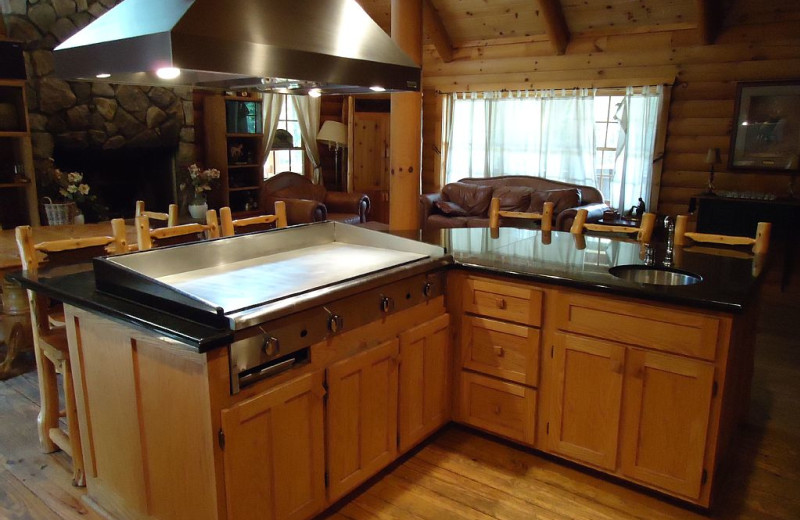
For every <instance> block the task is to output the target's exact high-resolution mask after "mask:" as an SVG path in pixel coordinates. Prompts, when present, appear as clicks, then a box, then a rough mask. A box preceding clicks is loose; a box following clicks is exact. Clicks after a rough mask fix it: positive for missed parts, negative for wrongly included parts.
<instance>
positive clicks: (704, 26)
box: [695, 0, 724, 45]
mask: <svg viewBox="0 0 800 520" xmlns="http://www.w3.org/2000/svg"><path fill="white" fill-rule="evenodd" d="M695 4H696V5H697V30H698V31H699V32H700V41H701V42H703V45H710V44H712V43H714V41H715V40H716V39H717V33H718V32H719V28H720V26H721V25H722V19H723V18H724V13H723V12H722V7H721V6H720V3H719V2H718V1H717V0H695Z"/></svg>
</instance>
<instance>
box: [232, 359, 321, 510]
mask: <svg viewBox="0 0 800 520" xmlns="http://www.w3.org/2000/svg"><path fill="white" fill-rule="evenodd" d="M324 394H325V390H324V387H323V373H322V371H320V372H316V373H313V374H308V375H305V376H302V377H300V378H298V379H295V380H293V381H290V382H288V383H286V384H283V385H280V386H278V387H276V388H273V389H271V390H268V391H266V392H264V393H263V394H260V395H257V396H256V397H253V398H252V399H248V400H246V401H243V402H241V403H239V404H237V405H235V406H233V407H231V408H228V409H226V410H223V411H222V428H223V431H224V432H225V448H224V452H223V453H224V460H225V491H226V494H227V508H228V520H242V519H253V520H256V519H258V520H263V519H280V520H284V519H295V518H298V519H299V518H308V517H310V516H311V515H313V514H314V513H316V512H318V511H320V510H322V509H323V507H324V505H325V454H324V452H323V450H324V446H325V445H324V440H323V431H324V430H323V419H322V417H323V415H322V408H323V405H322V399H323V396H324Z"/></svg>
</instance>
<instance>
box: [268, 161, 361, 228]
mask: <svg viewBox="0 0 800 520" xmlns="http://www.w3.org/2000/svg"><path fill="white" fill-rule="evenodd" d="M278 200H282V201H284V202H285V203H286V219H287V221H288V223H289V225H292V224H303V223H306V222H318V221H320V220H337V221H339V222H345V223H347V224H359V223H362V222H366V221H367V214H368V213H369V197H367V196H366V195H364V194H363V193H346V192H342V191H328V190H326V189H325V187H324V186H321V185H318V184H314V183H313V182H311V180H310V179H308V178H307V177H305V176H304V175H301V174H299V173H294V172H281V173H279V174H277V175H275V176H274V177H271V178H270V179H267V180H266V181H264V185H263V187H262V190H261V207H262V208H263V207H267V208H269V207H273V205H274V204H275V201H278Z"/></svg>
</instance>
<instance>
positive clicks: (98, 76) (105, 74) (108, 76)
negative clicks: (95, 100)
mask: <svg viewBox="0 0 800 520" xmlns="http://www.w3.org/2000/svg"><path fill="white" fill-rule="evenodd" d="M95 77H96V78H97V79H106V78H110V77H111V74H109V73H108V72H101V73H100V74H98V75H97V76H95Z"/></svg>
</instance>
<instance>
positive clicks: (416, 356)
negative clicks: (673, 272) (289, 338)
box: [24, 229, 757, 518]
mask: <svg viewBox="0 0 800 520" xmlns="http://www.w3.org/2000/svg"><path fill="white" fill-rule="evenodd" d="M270 233H272V232H270ZM442 238H443V240H442V242H441V243H442V245H444V246H445V247H446V248H447V250H448V251H449V253H450V255H451V256H444V257H442V259H441V261H442V262H444V263H448V264H449V266H450V267H449V271H448V273H447V277H448V279H447V291H446V303H445V297H442V296H439V295H435V294H433V293H428V295H429V297H428V296H426V298H425V299H424V300H422V301H420V302H418V303H415V304H413V305H410V306H408V307H406V308H402V309H401V308H387V309H386V311H385V315H383V316H382V317H381V318H380V319H378V320H374V321H371V322H369V323H365V324H362V325H360V326H358V327H354V328H352V329H350V328H348V323H349V322H348V321H347V320H345V321H344V323H343V324H337V322H336V321H335V320H334V324H335V327H337V326H339V325H344V327H342V328H341V329H338V330H337V331H336V332H335V333H332V334H329V335H326V337H325V338H324V339H323V340H321V341H317V342H315V343H314V344H313V345H311V347H310V352H309V358H308V360H307V361H303V362H300V363H298V364H297V365H296V366H295V367H294V368H291V369H290V370H287V371H284V372H281V373H279V374H276V375H273V376H271V377H267V378H264V379H259V380H257V381H255V382H254V383H253V384H250V385H247V386H246V387H245V388H242V389H240V391H239V392H238V393H234V392H233V390H232V371H231V366H232V365H231V359H230V351H231V349H230V348H229V346H228V345H231V344H232V342H234V341H235V340H238V339H239V337H237V336H236V334H238V333H232V332H231V331H230V330H226V329H225V328H224V327H221V326H219V325H217V326H212V325H211V324H209V323H203V324H198V323H196V322H194V321H192V320H191V319H187V318H186V317H176V316H173V315H170V314H169V313H163V312H161V313H159V312H157V311H154V310H153V309H152V308H148V307H145V306H140V305H139V304H137V303H133V302H130V301H127V300H124V299H120V298H119V297H118V296H110V295H107V294H101V293H97V292H96V291H94V289H93V286H92V284H91V281H92V279H93V275H92V274H91V273H84V274H81V275H71V277H70V276H68V277H57V278H47V276H46V275H42V277H41V278H40V279H37V280H26V281H25V282H24V283H26V284H27V285H28V286H29V287H32V288H35V289H38V290H44V291H48V292H50V293H51V294H53V295H54V296H57V297H60V298H63V299H64V300H65V301H67V302H68V303H69V305H68V307H67V309H68V315H69V317H70V319H69V322H68V325H69V327H70V339H71V341H70V348H71V355H74V356H75V358H76V359H80V360H81V363H80V366H81V370H80V371H79V372H78V374H76V383H78V384H77V385H76V386H77V387H78V388H79V394H80V395H79V396H78V401H79V409H80V412H81V420H82V426H84V424H83V422H85V423H86V424H85V426H86V427H84V428H82V433H84V432H85V435H84V436H83V438H84V443H85V444H86V445H88V446H90V449H89V450H84V451H85V453H87V455H86V458H87V461H86V462H87V468H91V469H90V474H89V475H87V477H88V479H87V480H88V496H89V499H90V500H91V501H93V502H94V503H95V505H96V506H97V507H99V508H101V509H104V510H105V511H106V512H108V513H110V514H111V515H112V516H114V517H119V518H129V517H134V518H136V517H152V518H251V517H252V518H306V517H310V516H312V515H313V514H315V513H316V512H319V511H321V510H322V509H324V508H325V507H326V506H327V505H329V504H331V503H333V502H335V501H336V500H338V499H339V498H340V497H342V496H344V495H345V494H346V493H347V492H348V491H349V490H352V489H354V488H355V487H356V486H357V485H358V484H360V483H361V482H363V481H364V480H365V479H366V478H368V477H369V476H370V475H372V474H374V473H375V472H377V471H379V470H380V469H381V468H382V467H384V466H385V465H387V464H388V463H390V462H391V461H392V460H394V459H395V458H396V457H397V456H398V455H399V454H400V453H402V452H404V451H406V450H408V449H409V448H410V447H412V446H414V445H415V444H417V443H418V442H420V441H422V440H423V439H424V438H426V437H427V436H428V435H429V434H430V433H432V432H433V431H435V430H436V429H438V428H439V427H440V426H441V425H443V424H445V423H446V422H447V421H448V420H450V418H451V414H452V418H454V419H455V420H457V421H459V422H462V423H465V424H469V425H472V426H475V427H478V428H481V429H483V430H485V431H489V432H492V433H494V434H496V435H500V436H503V437H506V438H509V439H513V440H515V441H516V442H520V443H522V444H524V445H527V446H532V447H535V448H537V449H541V450H543V451H547V452H550V453H553V454H556V455H558V456H561V457H565V458H569V459H571V460H574V461H578V462H580V463H581V464H585V465H587V466H590V467H593V468H595V469H600V470H601V471H606V472H608V473H611V474H614V475H617V476H621V477H622V478H625V479H628V480H631V481H633V482H636V483H639V484H642V485H645V486H648V487H651V488H654V489H657V490H659V491H661V492H664V493H668V494H671V495H674V496H677V497H679V498H681V499H682V500H685V501H687V502H691V503H695V504H698V505H701V506H707V505H709V503H710V499H711V496H712V487H713V482H714V479H713V477H714V474H715V469H716V468H717V467H718V466H719V464H720V463H721V462H722V461H724V452H725V450H726V449H727V446H729V444H730V442H729V440H730V434H731V433H732V430H733V426H734V425H735V423H736V421H737V419H738V417H740V414H741V411H742V409H743V406H741V403H745V402H746V397H747V388H748V387H749V379H748V378H749V373H750V370H751V367H752V359H751V356H752V342H751V341H750V339H751V338H752V327H750V325H751V319H752V316H753V312H752V311H753V308H754V305H753V299H754V297H753V295H754V293H755V290H756V286H757V278H755V277H753V276H752V270H753V263H752V261H751V260H747V259H741V258H735V257H719V258H717V257H710V256H708V255H705V254H699V255H698V254H696V253H692V252H691V251H688V250H687V251H683V250H680V251H677V250H676V255H675V265H676V266H679V267H681V268H682V269H686V270H688V271H692V272H694V273H697V274H700V275H701V276H703V277H704V280H703V282H701V283H700V284H695V285H694V286H686V287H663V286H662V287H649V286H643V285H641V284H635V283H631V282H625V281H622V280H619V279H617V278H615V277H613V276H611V275H609V274H608V268H609V267H611V266H613V265H619V264H630V263H641V260H640V259H639V254H640V249H639V246H638V244H632V243H625V242H619V241H614V240H607V239H595V238H592V237H585V240H584V241H583V243H581V242H580V241H576V240H575V238H574V237H573V236H572V235H569V234H564V233H552V234H549V235H544V234H541V233H540V232H537V231H527V230H516V229H501V230H500V234H499V237H498V238H496V239H492V238H491V236H490V232H489V230H480V229H475V230H469V229H465V230H451V231H448V232H446V234H444V235H443V236H442ZM712 261H713V262H714V263H713V269H710V268H709V267H710V266H712V264H711V262H712ZM438 267H439V264H438V263H437V265H436V266H430V268H432V269H433V270H434V271H436V270H438ZM426 276H427V275H426ZM426 280H427V281H426ZM430 280H433V279H429V278H424V279H420V281H419V283H417V282H414V283H415V284H416V285H421V286H423V287H426V285H425V284H427V283H430ZM420 290H422V289H420ZM411 292H412V291H411V289H409V290H408V291H407V293H406V294H411ZM356 294H357V293H356ZM439 294H441V293H439ZM377 296H380V295H376V298H377ZM362 301H363V302H364V304H363V305H364V308H367V307H369V306H371V305H372V304H370V303H369V300H368V299H366V298H365V299H363V300H362ZM374 305H375V306H379V305H380V306H383V305H384V303H383V300H378V299H376V300H375V304H374ZM290 314H291V313H290ZM267 329H269V327H267ZM302 330H305V329H302ZM302 330H301V331H300V332H301V333H302ZM264 332H267V331H264ZM307 332H308V331H307ZM264 346H265V347H266V348H268V347H269V342H264ZM76 365H77V364H76ZM78 379H80V380H78ZM365 388H367V389H369V391H366V392H365V391H364V389H365ZM659 432H662V433H659ZM92 472H93V473H92ZM186 474H191V475H193V476H194V478H193V479H192V480H191V481H188V482H187V481H186V480H185V479H184V478H183V475H186Z"/></svg>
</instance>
